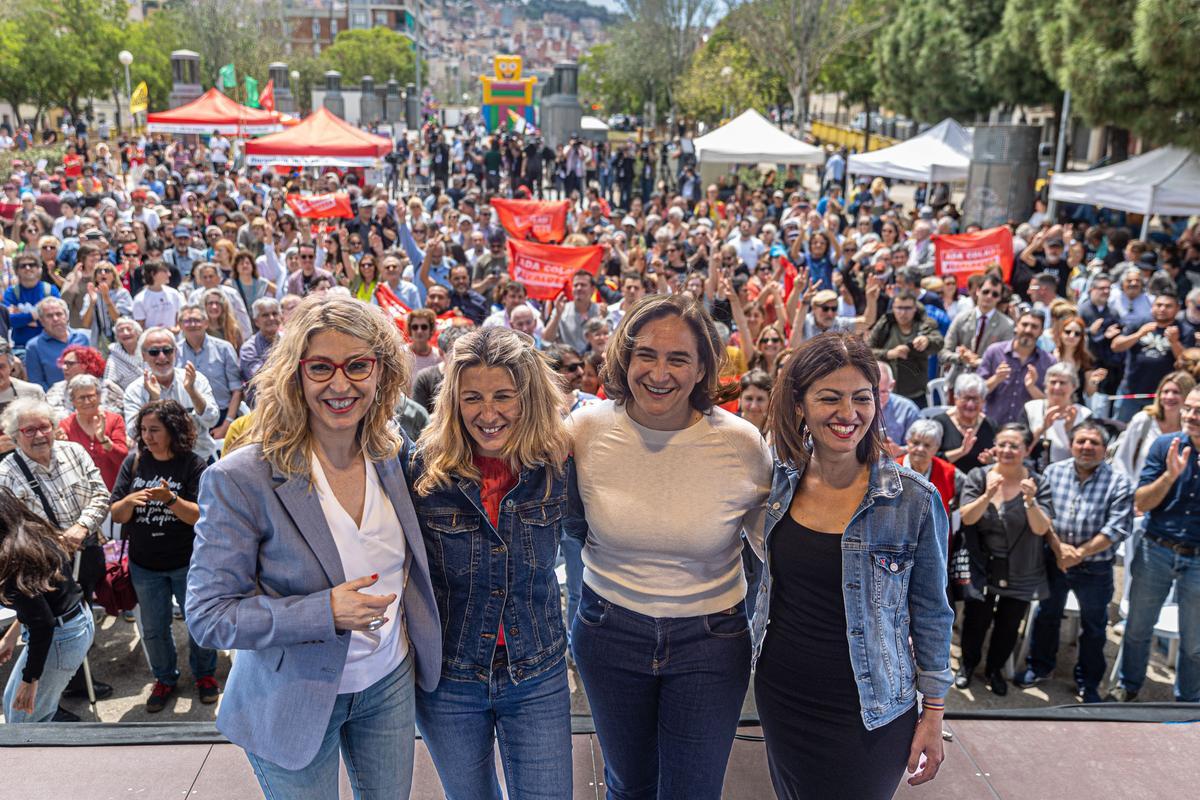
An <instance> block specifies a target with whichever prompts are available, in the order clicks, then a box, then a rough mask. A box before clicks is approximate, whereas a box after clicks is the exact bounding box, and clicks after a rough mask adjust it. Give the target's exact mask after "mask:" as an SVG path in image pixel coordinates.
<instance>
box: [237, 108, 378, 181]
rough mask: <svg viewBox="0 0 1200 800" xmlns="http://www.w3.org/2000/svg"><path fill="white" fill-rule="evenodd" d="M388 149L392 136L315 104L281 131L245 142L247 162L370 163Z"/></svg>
mask: <svg viewBox="0 0 1200 800" xmlns="http://www.w3.org/2000/svg"><path fill="white" fill-rule="evenodd" d="M391 150H392V140H391V139H389V138H387V137H386V136H376V135H374V134H372V133H367V132H366V131H363V130H359V129H358V128H356V127H354V126H353V125H351V124H350V123H348V122H346V121H345V120H342V119H339V118H338V117H337V116H335V115H334V114H333V113H332V112H330V111H329V109H326V108H319V109H317V110H316V112H314V113H313V114H310V115H309V116H308V117H307V118H305V119H304V121H303V122H301V123H300V124H299V125H297V126H295V127H293V128H289V129H288V130H286V131H284V132H283V133H276V134H273V135H271V136H264V137H262V138H261V139H256V140H254V141H252V142H247V143H246V163H247V164H249V165H250V166H259V167H261V166H268V165H279V166H286V167H373V166H375V165H376V163H377V162H378V161H379V159H381V158H383V157H384V156H385V155H387V154H388V153H390V152H391Z"/></svg>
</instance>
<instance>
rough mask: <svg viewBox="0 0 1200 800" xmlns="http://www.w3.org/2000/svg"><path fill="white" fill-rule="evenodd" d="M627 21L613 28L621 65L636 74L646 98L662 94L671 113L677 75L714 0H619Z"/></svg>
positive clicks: (697, 43)
mask: <svg viewBox="0 0 1200 800" xmlns="http://www.w3.org/2000/svg"><path fill="white" fill-rule="evenodd" d="M621 4H622V6H623V7H624V9H625V13H626V14H627V15H628V16H629V22H628V23H626V24H624V25H622V26H620V27H619V28H618V29H617V30H616V31H614V32H613V43H614V45H615V47H616V52H617V53H618V54H620V58H619V61H620V62H621V63H622V66H623V68H632V69H633V71H634V73H635V74H638V75H640V77H641V81H640V82H641V83H642V85H643V87H645V94H646V95H647V96H648V97H650V98H657V97H658V96H659V95H660V94H662V95H665V97H666V101H667V105H668V106H669V107H670V108H671V111H672V114H673V113H674V111H675V106H676V98H675V92H676V89H677V87H678V83H679V78H680V76H681V75H683V72H684V70H686V69H687V66H688V64H689V63H690V62H691V58H692V54H693V53H695V52H696V49H697V48H698V47H699V46H700V44H701V43H702V42H703V35H704V31H705V30H706V29H707V27H708V23H709V20H711V19H712V16H713V12H714V11H715V10H716V0H621Z"/></svg>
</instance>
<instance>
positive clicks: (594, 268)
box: [508, 239, 604, 300]
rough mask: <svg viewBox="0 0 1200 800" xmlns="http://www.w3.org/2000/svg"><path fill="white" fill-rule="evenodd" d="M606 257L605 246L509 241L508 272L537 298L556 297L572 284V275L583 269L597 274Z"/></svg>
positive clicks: (549, 298) (531, 295)
mask: <svg viewBox="0 0 1200 800" xmlns="http://www.w3.org/2000/svg"><path fill="white" fill-rule="evenodd" d="M603 260H604V248H602V247H601V246H600V245H590V246H588V247H559V246H558V245H553V244H537V243H536V242H523V241H521V240H520V239H509V240H508V274H509V275H511V276H512V279H513V280H515V281H520V282H521V283H523V284H525V290H526V291H527V292H528V293H529V296H530V297H532V298H534V299H536V300H553V299H554V298H555V297H558V295H559V293H560V292H562V291H563V290H564V288H566V287H568V286H570V285H571V276H572V275H574V274H575V273H576V272H578V271H579V270H581V269H586V270H587V271H588V272H590V273H592V274H593V275H595V274H596V273H598V272H599V271H600V263H601V262H602V261H603Z"/></svg>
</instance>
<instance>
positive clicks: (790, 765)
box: [754, 514, 917, 800]
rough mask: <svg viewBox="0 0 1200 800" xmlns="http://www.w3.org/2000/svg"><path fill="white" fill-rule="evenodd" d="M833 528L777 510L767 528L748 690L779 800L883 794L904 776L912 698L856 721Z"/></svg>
mask: <svg viewBox="0 0 1200 800" xmlns="http://www.w3.org/2000/svg"><path fill="white" fill-rule="evenodd" d="M841 545H842V537H841V536H840V535H837V534H829V533H820V532H818V531H813V530H810V529H809V528H806V527H804V526H803V525H800V524H799V523H797V522H796V521H795V520H793V519H792V517H791V515H790V514H788V515H785V516H784V518H783V519H782V520H780V522H779V525H778V526H777V527H776V528H775V531H774V533H773V535H772V537H771V612H770V613H771V619H770V625H769V626H768V628H767V636H766V640H765V641H764V643H763V650H762V655H761V656H760V657H759V659H758V667H757V670H756V673H755V678H754V697H755V701H756V703H757V704H758V715H759V719H760V720H761V722H762V728H763V734H764V736H765V738H766V745H767V762H768V765H769V766H770V770H771V782H772V783H773V784H774V786H775V794H776V795H777V796H778V797H779V798H781V800H807V799H808V798H811V799H812V800H838V799H839V798H844V799H845V800H876V798H878V800H886V799H887V798H890V797H892V796H893V795H894V794H895V792H896V787H897V786H898V785H899V783H900V779H901V778H902V777H904V770H905V765H906V764H907V762H908V754H909V749H910V748H911V746H912V739H913V732H914V730H915V728H916V724H917V710H916V707H915V706H914V707H913V708H911V709H909V710H908V711H907V712H905V713H904V714H903V715H901V716H900V717H898V718H897V719H895V720H893V721H892V722H890V723H888V724H887V725H885V726H883V727H882V728H876V729H875V730H873V731H868V730H867V729H866V727H865V726H864V725H863V720H862V714H861V710H860V703H859V698H858V686H857V684H856V683H855V680H854V669H853V667H852V666H851V664H850V646H849V644H848V642H847V639H846V608H845V604H844V601H843V598H842V551H841Z"/></svg>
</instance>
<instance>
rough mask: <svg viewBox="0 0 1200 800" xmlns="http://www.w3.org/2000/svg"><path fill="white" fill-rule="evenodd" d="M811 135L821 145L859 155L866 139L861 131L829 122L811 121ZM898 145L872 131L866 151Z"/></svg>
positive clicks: (896, 141)
mask: <svg viewBox="0 0 1200 800" xmlns="http://www.w3.org/2000/svg"><path fill="white" fill-rule="evenodd" d="M812 135H813V138H815V139H816V140H817V141H818V142H820V143H821V144H835V145H838V146H839V147H845V148H846V149H848V150H857V151H858V152H860V153H861V152H863V149H864V148H863V144H864V140H865V139H866V136H865V135H864V133H863V132H862V131H856V130H854V129H853V128H849V127H846V126H844V125H833V124H831V123H829V122H819V121H817V120H813V122H812ZM899 143H900V140H899V139H892V138H890V137H888V136H882V135H880V134H878V133H875V132H874V131H872V132H871V141H870V146H869V147H868V148H867V149H869V150H882V149H883V148H885V147H891V146H892V145H894V144H899Z"/></svg>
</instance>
